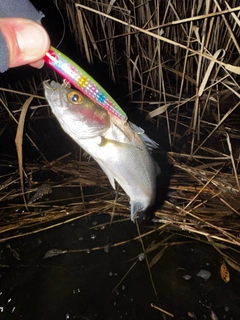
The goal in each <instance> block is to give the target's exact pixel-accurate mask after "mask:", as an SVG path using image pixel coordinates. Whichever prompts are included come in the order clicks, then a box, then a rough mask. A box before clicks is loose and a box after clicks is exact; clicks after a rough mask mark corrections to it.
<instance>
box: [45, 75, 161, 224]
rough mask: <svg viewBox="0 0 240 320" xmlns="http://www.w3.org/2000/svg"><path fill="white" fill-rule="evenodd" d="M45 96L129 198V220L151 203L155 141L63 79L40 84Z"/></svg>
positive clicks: (64, 124)
mask: <svg viewBox="0 0 240 320" xmlns="http://www.w3.org/2000/svg"><path fill="white" fill-rule="evenodd" d="M43 87H44V92H45V97H46V99H47V101H48V103H49V105H50V107H51V110H52V112H53V114H54V115H55V116H56V118H57V120H58V121H59V123H60V125H61V126H62V128H63V130H64V131H65V132H66V133H67V134H68V135H69V136H70V137H71V138H72V139H73V140H74V141H75V142H76V143H77V144H78V145H79V146H80V147H81V148H82V149H84V150H85V152H86V153H88V154H89V155H90V156H91V157H92V158H93V159H95V160H96V162H97V163H98V164H99V166H100V167H101V168H102V170H103V171H104V172H105V174H106V175H107V177H108V179H109V181H110V184H111V185H112V187H113V188H114V189H116V187H115V182H117V183H118V184H119V185H120V186H121V187H122V189H123V190H124V191H125V192H126V194H127V195H128V196H129V198H130V206H131V209H130V211H131V220H132V221H135V219H136V218H137V217H138V213H139V212H141V211H145V210H146V209H147V208H149V207H151V206H153V204H154V203H155V197H156V177H157V175H158V174H159V172H160V168H159V166H158V165H157V163H156V162H155V161H154V159H153V157H152V155H151V152H152V151H153V149H155V148H158V144H157V143H156V142H155V141H153V140H152V139H150V138H149V137H148V136H147V135H146V134H145V132H144V130H143V129H142V128H140V127H138V126H137V125H135V124H134V123H132V122H130V121H128V120H126V119H120V118H119V117H116V116H115V115H114V114H112V113H110V112H108V111H107V110H106V109H104V108H102V107H101V106H99V105H98V104H96V103H94V102H93V101H92V100H90V99H89V98H88V97H86V96H85V95H83V94H82V93H81V92H80V91H78V90H76V89H75V88H71V87H70V85H69V84H67V83H66V82H64V83H63V84H60V83H58V82H55V81H51V82H50V81H49V80H47V81H45V82H44V83H43Z"/></svg>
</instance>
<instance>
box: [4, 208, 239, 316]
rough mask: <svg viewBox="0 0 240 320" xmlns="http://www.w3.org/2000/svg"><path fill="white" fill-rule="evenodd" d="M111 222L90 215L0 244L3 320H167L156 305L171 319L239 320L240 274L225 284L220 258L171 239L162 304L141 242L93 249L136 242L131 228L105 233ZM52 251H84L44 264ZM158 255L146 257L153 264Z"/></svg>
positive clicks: (155, 271)
mask: <svg viewBox="0 0 240 320" xmlns="http://www.w3.org/2000/svg"><path fill="white" fill-rule="evenodd" d="M109 219H110V217H109V216H108V215H104V214H102V215H91V216H90V218H88V219H87V220H85V219H79V220H76V221H74V222H72V223H67V224H63V225H61V226H59V227H56V228H53V229H50V230H48V231H44V232H41V233H38V234H35V235H30V236H26V237H23V238H19V239H15V240H12V241H7V242H5V243H2V244H1V245H0V250H1V251H0V252H1V256H0V257H1V260H0V265H1V278H0V281H1V287H0V319H3V320H10V319H24V320H33V319H34V320H50V319H52V320H54V319H56V320H60V319H91V320H92V319H99V320H104V319H109V320H110V319H136V320H140V319H154V320H155V319H156V320H157V319H164V317H163V316H162V313H161V312H160V311H158V310H157V309H155V308H153V307H151V304H154V305H156V306H159V307H160V308H162V309H164V310H166V311H168V312H169V313H172V314H173V315H174V316H175V317H174V319H235V320H238V319H239V318H240V289H239V288H240V275H239V273H237V272H236V271H234V270H232V269H230V272H231V280H230V282H229V283H227V284H225V283H224V282H223V280H222V279H221V277H220V274H219V268H220V265H221V262H222V259H221V257H220V256H219V255H218V254H217V253H216V251H214V249H213V248H212V247H211V246H208V245H204V244H202V243H200V242H190V243H185V244H183V245H174V243H175V242H176V241H186V238H184V237H181V236H174V237H173V238H172V239H171V241H172V245H171V246H169V247H168V248H167V249H166V250H165V251H164V253H163V256H162V257H161V259H160V260H159V261H157V262H156V264H155V265H154V266H153V267H152V268H151V274H152V281H153V283H154V285H155V288H156V292H157V296H158V298H157V297H156V295H155V293H154V289H153V285H152V283H151V279H150V275H149V271H148V267H147V264H146V260H143V261H139V260H138V258H137V256H138V254H139V253H141V252H142V251H143V249H142V246H141V243H140V242H139V241H130V242H129V243H126V244H122V245H118V246H116V247H109V248H108V247H105V250H104V249H99V250H96V251H92V250H91V248H96V247H98V246H105V245H108V244H114V243H119V242H122V241H125V240H129V239H132V238H134V237H135V236H137V234H138V233H137V229H136V225H135V224H134V223H132V222H131V221H126V222H121V223H112V224H111V225H106V226H104V223H106V222H109ZM98 225H101V227H98ZM143 229H146V230H145V232H146V231H149V228H148V227H143ZM143 231H144V230H143ZM163 237H166V234H165V235H164V236H163V235H158V233H154V234H153V235H152V236H151V235H150V236H149V237H145V238H144V245H145V246H146V247H147V246H148V244H150V243H153V242H155V243H158V242H159V241H160V240H161V239H163ZM52 249H60V250H79V249H82V250H83V251H82V252H76V253H65V254H61V255H58V256H53V257H50V258H44V255H45V254H46V253H47V252H49V250H52ZM88 249H89V250H88ZM161 250H162V247H160V248H158V249H156V250H154V251H153V252H151V253H149V254H148V259H149V261H151V260H152V259H153V258H154V257H155V258H156V256H157V255H158V254H159V252H160V251H161ZM131 267H132V269H131V271H130V272H129V273H128V274H126V273H127V272H128V271H129V270H130V268H131ZM200 270H207V271H210V272H211V276H210V278H209V279H208V280H204V279H202V278H201V277H197V276H196V274H197V273H198V272H199V271H200ZM186 275H187V276H191V279H189V280H186V279H184V278H183V276H186ZM124 277H125V278H124ZM123 278H124V279H123ZM121 280H122V281H121ZM118 284H119V285H118ZM165 319H172V317H171V316H168V315H166V316H165Z"/></svg>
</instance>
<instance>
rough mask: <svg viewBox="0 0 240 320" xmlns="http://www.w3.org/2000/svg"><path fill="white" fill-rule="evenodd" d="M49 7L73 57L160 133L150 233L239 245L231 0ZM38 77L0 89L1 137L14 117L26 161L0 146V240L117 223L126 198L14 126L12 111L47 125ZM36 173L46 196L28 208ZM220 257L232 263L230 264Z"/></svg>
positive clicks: (235, 26) (93, 168)
mask: <svg viewBox="0 0 240 320" xmlns="http://www.w3.org/2000/svg"><path fill="white" fill-rule="evenodd" d="M59 5H60V9H61V10H62V11H63V10H64V11H65V12H66V13H67V17H68V23H69V27H70V30H71V32H72V34H73V37H74V39H75V41H76V43H77V44H78V48H79V55H80V56H82V57H85V58H86V59H87V61H88V63H89V64H91V65H94V64H95V63H99V62H100V63H101V64H103V65H105V66H106V67H107V68H108V71H109V74H108V75H109V78H110V79H111V81H112V82H113V83H114V84H115V86H116V87H118V86H123V87H124V89H123V91H124V92H126V91H127V93H126V95H125V96H124V97H123V96H117V94H115V98H116V99H117V100H118V102H119V103H120V104H121V102H123V101H128V103H129V104H130V105H131V108H138V109H139V112H141V113H142V114H143V115H144V117H146V120H147V121H150V122H152V123H153V124H154V126H155V127H156V128H159V127H160V126H164V127H165V128H166V131H167V140H168V141H167V143H168V145H169V148H168V150H162V151H168V157H169V162H170V163H171V164H172V165H173V174H172V176H171V180H170V185H169V191H168V197H167V199H166V201H165V202H164V204H163V205H162V206H161V207H160V208H159V209H158V210H157V211H156V213H155V218H154V222H155V228H154V229H153V231H152V232H156V234H159V232H162V231H163V230H165V229H166V230H169V229H172V230H176V232H180V231H183V234H185V235H186V237H193V238H194V239H197V240H199V241H206V242H208V243H209V244H212V245H213V246H215V247H216V249H217V250H219V251H221V249H226V248H229V246H233V247H235V246H239V245H240V238H239V234H240V227H239V225H240V224H239V221H240V210H239V208H240V196H239V195H240V193H239V191H240V190H239V151H240V148H239V139H240V127H239V123H240V121H239V120H240V112H239V104H240V102H239V97H240V94H239V84H238V82H239V81H238V80H239V73H240V66H239V52H240V48H239V44H238V39H239V35H240V28H239V26H240V19H239V10H240V7H239V6H238V1H234V0H233V1H223V0H219V1H217V0H214V1H195V0H191V1H177V0H173V1H167V0H164V1H163V0H158V1H155V0H153V1H146V2H142V1H124V0H119V1H110V2H109V1H105V0H104V1H96V0H94V1H89V0H81V1H72V0H67V1H65V3H62V2H61V3H60V4H59ZM43 77H44V78H46V75H44V76H43ZM42 80H43V79H42V78H41V81H42ZM38 81H39V80H36V78H35V79H31V80H29V83H28V85H29V89H28V90H26V86H24V87H21V85H20V84H18V85H17V87H18V89H17V88H10V87H7V86H6V87H4V88H1V89H0V90H1V104H2V108H1V114H0V117H1V123H2V124H3V125H2V127H1V128H2V129H1V132H0V134H1V136H3V135H4V133H5V131H6V130H7V129H6V128H7V124H8V123H9V122H11V123H13V122H16V123H20V124H22V128H21V129H20V131H21V132H20V138H19V139H20V140H19V142H18V145H19V146H21V143H22V142H21V141H22V139H24V141H25V140H27V141H28V142H29V141H30V144H31V145H32V146H33V148H34V150H35V152H36V154H37V159H38V160H37V161H35V162H33V161H32V162H28V161H27V160H26V158H27V154H26V152H27V151H25V152H24V154H22V151H21V150H22V149H21V147H20V148H19V150H20V151H19V153H18V158H19V160H20V161H21V160H22V159H24V161H23V162H22V163H21V162H20V166H19V164H18V163H17V161H16V157H15V158H14V157H13V156H8V155H7V154H6V152H5V151H4V152H3V151H1V152H2V154H4V156H3V157H2V160H1V163H0V166H1V167H2V168H3V169H4V173H3V174H1V176H0V180H1V188H0V199H1V203H2V206H1V213H0V218H1V227H0V237H1V241H6V239H11V238H14V237H19V236H24V235H26V234H29V233H34V232H39V231H42V230H45V229H48V228H51V227H54V226H57V225H59V224H62V223H66V222H69V221H72V220H74V219H80V218H83V217H86V216H88V215H90V214H91V213H92V212H95V213H96V212H97V213H99V214H103V213H104V214H109V215H111V216H115V217H118V219H117V223H121V221H122V220H125V219H129V203H128V198H127V196H126V195H125V194H124V193H123V192H122V190H121V189H120V188H118V189H117V191H113V190H112V188H111V186H110V185H109V182H108V180H107V178H106V176H105V175H104V173H103V172H102V171H101V170H100V168H99V167H98V166H97V165H96V163H95V162H94V161H92V160H91V159H90V160H89V159H86V158H84V156H83V154H82V152H80V153H79V151H77V152H75V153H74V152H72V153H71V155H69V154H62V156H61V157H59V158H58V157H56V158H55V159H53V160H49V158H48V157H47V156H46V155H45V154H44V148H43V147H42V146H41V143H40V142H39V139H38V136H37V133H33V131H34V129H33V127H34V126H33V125H32V124H31V126H30V127H31V128H30V129H31V130H30V129H29V127H28V130H27V132H26V131H25V130H26V129H24V128H23V123H24V122H25V117H23V119H22V120H21V121H20V111H22V112H23V110H24V106H25V108H26V110H25V111H26V112H29V113H30V116H29V118H28V119H29V120H30V121H31V120H32V121H33V122H34V121H37V120H36V119H45V120H46V121H47V123H48V128H51V125H52V123H53V122H52V121H55V120H54V119H53V117H52V116H50V114H49V109H48V108H40V109H39V108H38V107H39V106H42V105H44V104H46V103H45V102H44V97H43V93H42V89H41V88H40V85H38V84H36V82H38ZM40 83H41V82H40ZM126 88H127V89H126ZM9 91H10V92H9ZM29 97H30V98H29ZM27 99H29V100H27ZM34 119H35V120H34ZM19 126H20V125H19ZM28 126H29V125H28ZM49 130H50V134H51V133H52V131H51V129H49ZM45 131H46V130H45ZM21 133H22V136H21ZM44 134H46V132H44ZM159 139H161V137H159ZM12 143H13V145H14V141H13V140H12ZM74 150H75V149H74ZM6 168H7V169H6ZM19 172H20V173H21V175H22V179H21V181H22V183H21V181H20V176H19ZM40 173H41V174H40ZM41 176H44V177H47V176H50V177H53V178H52V180H51V178H49V179H46V180H50V181H49V183H51V185H52V188H53V194H52V195H51V196H49V198H50V200H49V201H45V200H40V201H38V202H37V203H34V204H30V205H28V200H29V196H31V195H32V194H33V193H34V192H36V191H37V188H38V187H39V186H40V185H41V183H42V178H39V177H41ZM60 189H64V190H68V189H69V195H68V196H66V197H63V198H61V199H59V198H58V197H57V193H56V190H58V191H59V190H60ZM73 190H74V194H75V195H74V196H73V195H72V191H73ZM23 194H24V195H25V196H24V197H25V198H24V199H25V200H24V201H25V204H24V202H23ZM43 199H44V198H43ZM23 208H24V209H23ZM142 236H143V237H144V234H143V235H142ZM221 246H222V247H221ZM223 255H224V258H225V259H226V261H228V262H229V263H230V264H231V265H233V266H234V267H235V269H237V270H240V268H239V264H238V262H237V260H236V261H235V260H233V259H232V258H231V257H229V256H226V254H225V253H224V254H223Z"/></svg>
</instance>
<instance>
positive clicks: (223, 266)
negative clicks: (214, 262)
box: [220, 261, 230, 283]
mask: <svg viewBox="0 0 240 320" xmlns="http://www.w3.org/2000/svg"><path fill="white" fill-rule="evenodd" d="M220 275H221V278H222V279H223V281H224V282H225V283H228V282H229V281H230V273H229V271H228V268H227V266H226V263H225V262H224V261H223V263H222V264H221V267H220Z"/></svg>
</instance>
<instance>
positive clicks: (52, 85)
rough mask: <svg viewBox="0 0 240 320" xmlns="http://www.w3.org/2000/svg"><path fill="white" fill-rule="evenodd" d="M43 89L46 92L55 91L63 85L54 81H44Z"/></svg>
mask: <svg viewBox="0 0 240 320" xmlns="http://www.w3.org/2000/svg"><path fill="white" fill-rule="evenodd" d="M43 87H44V89H45V90H48V91H52V90H54V89H59V88H60V87H62V85H61V84H60V83H58V82H56V81H54V80H45V81H43Z"/></svg>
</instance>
